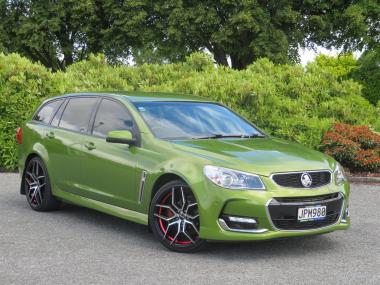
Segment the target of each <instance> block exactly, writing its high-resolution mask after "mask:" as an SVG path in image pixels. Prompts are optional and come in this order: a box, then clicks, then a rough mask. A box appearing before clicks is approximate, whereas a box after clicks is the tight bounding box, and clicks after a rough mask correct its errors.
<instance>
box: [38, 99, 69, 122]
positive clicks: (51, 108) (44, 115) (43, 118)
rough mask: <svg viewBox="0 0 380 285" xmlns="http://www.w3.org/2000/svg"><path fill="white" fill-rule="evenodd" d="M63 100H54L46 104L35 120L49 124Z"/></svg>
mask: <svg viewBox="0 0 380 285" xmlns="http://www.w3.org/2000/svg"><path fill="white" fill-rule="evenodd" d="M62 102H63V100H54V101H52V102H49V103H47V104H45V105H44V106H43V107H42V108H41V110H39V111H38V113H37V114H36V115H35V116H34V120H35V121H38V122H41V123H44V124H49V122H50V120H51V118H52V117H53V116H54V114H55V112H56V111H57V109H58V108H59V106H60V105H61V104H62Z"/></svg>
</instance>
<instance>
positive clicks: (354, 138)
mask: <svg viewBox="0 0 380 285" xmlns="http://www.w3.org/2000/svg"><path fill="white" fill-rule="evenodd" d="M322 150H323V151H324V152H325V153H326V154H329V155H331V156H333V157H334V158H335V159H336V160H337V161H339V162H340V163H341V164H342V165H343V166H345V167H347V168H348V169H350V170H353V171H371V172H380V134H377V133H375V132H373V131H372V130H371V129H370V128H369V127H368V126H352V125H348V124H341V123H338V124H335V125H334V126H333V127H332V129H331V130H329V131H327V132H326V133H325V134H324V136H323V140H322Z"/></svg>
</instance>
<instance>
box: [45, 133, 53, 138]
mask: <svg viewBox="0 0 380 285" xmlns="http://www.w3.org/2000/svg"><path fill="white" fill-rule="evenodd" d="M46 137H47V138H49V139H54V137H55V135H54V133H53V132H47V133H46Z"/></svg>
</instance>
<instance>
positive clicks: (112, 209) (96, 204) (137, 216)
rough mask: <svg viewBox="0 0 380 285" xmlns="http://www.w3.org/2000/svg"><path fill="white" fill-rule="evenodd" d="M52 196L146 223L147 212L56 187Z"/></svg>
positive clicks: (132, 220)
mask: <svg viewBox="0 0 380 285" xmlns="http://www.w3.org/2000/svg"><path fill="white" fill-rule="evenodd" d="M54 196H56V197H57V198H58V199H61V200H63V201H66V202H70V203H72V204H75V205H78V206H82V207H86V208H90V209H93V210H96V211H99V212H103V213H106V214H109V215H112V216H115V217H119V218H122V219H125V220H128V221H131V222H135V223H139V224H143V225H148V215H147V214H143V213H139V212H135V211H132V210H128V209H125V208H121V207H118V206H114V205H110V204H107V203H103V202H100V201H97V200H93V199H90V198H86V197H82V196H79V195H75V194H72V193H69V192H65V191H61V190H57V189H55V191H54Z"/></svg>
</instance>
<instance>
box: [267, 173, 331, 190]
mask: <svg viewBox="0 0 380 285" xmlns="http://www.w3.org/2000/svg"><path fill="white" fill-rule="evenodd" d="M305 173H306V174H308V175H309V176H310V177H311V184H310V185H308V186H305V185H303V184H302V179H301V177H302V175H303V174H305ZM272 179H273V181H274V182H276V183H277V184H278V185H280V186H283V187H291V188H316V187H321V186H324V185H327V184H329V183H330V182H331V172H330V171H327V170H321V171H304V172H289V173H277V174H273V175H272Z"/></svg>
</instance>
